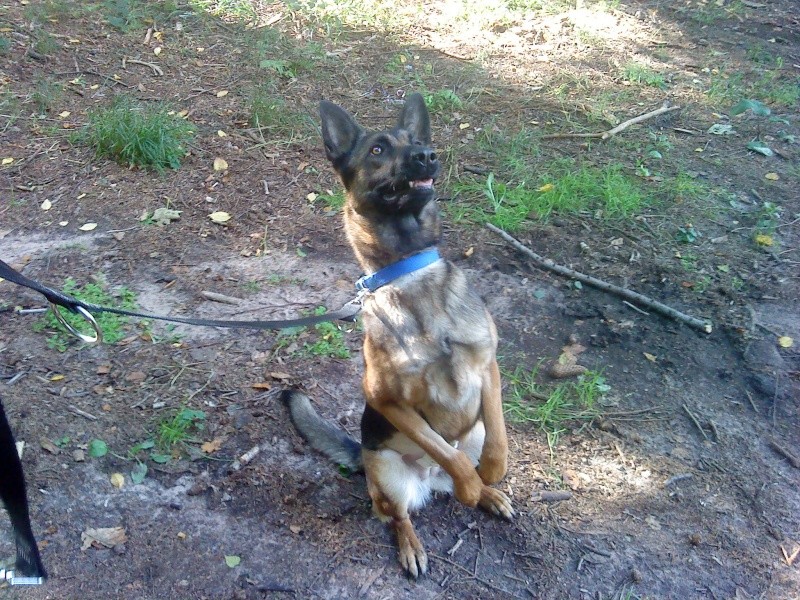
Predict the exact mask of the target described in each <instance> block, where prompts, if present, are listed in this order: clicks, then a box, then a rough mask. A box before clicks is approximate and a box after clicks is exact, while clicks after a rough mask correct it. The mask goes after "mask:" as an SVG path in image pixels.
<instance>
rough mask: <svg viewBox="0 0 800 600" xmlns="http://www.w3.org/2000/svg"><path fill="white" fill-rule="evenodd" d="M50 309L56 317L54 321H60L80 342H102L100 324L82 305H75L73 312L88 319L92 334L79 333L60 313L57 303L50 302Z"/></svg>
mask: <svg viewBox="0 0 800 600" xmlns="http://www.w3.org/2000/svg"><path fill="white" fill-rule="evenodd" d="M50 309H51V310H52V311H53V315H55V317H56V321H58V322H59V323H61V325H62V326H63V327H64V329H66V330H67V331H69V332H70V333H71V334H72V335H74V336H75V337H76V338H78V339H79V340H80V341H82V342H86V343H87V344H93V343H94V342H100V343H102V342H103V330H102V329H100V325H98V323H97V320H96V319H95V318H94V316H93V315H92V313H90V312H89V311H88V310H86V309H85V308H83V307H82V306H76V307H75V312H77V313H78V314H79V315H80V316H82V317H83V318H84V319H85V320H86V321H88V323H89V325H91V326H92V329H94V335H93V336H91V335H86V334H85V333H81V332H80V331H78V330H77V329H75V328H74V327H73V326H72V325H70V324H69V323H67V320H66V319H65V318H64V315H62V314H61V311H60V310H58V305H56V304H55V303H53V302H51V303H50Z"/></svg>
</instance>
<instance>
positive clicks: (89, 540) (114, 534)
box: [81, 527, 128, 550]
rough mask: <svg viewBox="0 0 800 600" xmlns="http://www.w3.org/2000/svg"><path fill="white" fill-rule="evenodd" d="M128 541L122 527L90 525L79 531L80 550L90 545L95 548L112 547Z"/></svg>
mask: <svg viewBox="0 0 800 600" xmlns="http://www.w3.org/2000/svg"><path fill="white" fill-rule="evenodd" d="M127 541H128V536H127V535H125V528H124V527H98V528H96V529H95V528H93V527H90V528H89V529H87V530H86V531H84V532H83V533H81V542H82V545H81V550H87V549H88V548H90V547H91V546H94V547H95V548H100V547H103V546H104V547H106V548H113V547H114V546H116V545H117V544H124V543H125V542H127Z"/></svg>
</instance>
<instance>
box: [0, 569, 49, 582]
mask: <svg viewBox="0 0 800 600" xmlns="http://www.w3.org/2000/svg"><path fill="white" fill-rule="evenodd" d="M0 581H7V582H8V583H10V584H11V585H42V584H43V583H44V577H20V576H19V575H14V571H11V570H7V569H0Z"/></svg>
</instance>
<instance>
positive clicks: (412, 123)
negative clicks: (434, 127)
mask: <svg viewBox="0 0 800 600" xmlns="http://www.w3.org/2000/svg"><path fill="white" fill-rule="evenodd" d="M397 126H398V127H399V128H400V129H405V130H406V131H408V132H410V133H411V134H412V135H413V136H414V137H415V138H416V139H417V140H418V141H420V142H422V143H423V144H424V145H425V146H430V145H431V118H430V117H429V116H428V107H427V106H425V100H424V98H423V97H422V95H421V94H416V93H415V94H411V95H409V96H406V103H405V106H403V112H401V113H400V120H399V121H398V122H397Z"/></svg>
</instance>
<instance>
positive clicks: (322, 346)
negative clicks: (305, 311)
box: [273, 306, 350, 359]
mask: <svg viewBox="0 0 800 600" xmlns="http://www.w3.org/2000/svg"><path fill="white" fill-rule="evenodd" d="M326 312H327V309H326V308H325V307H324V306H320V307H319V308H317V309H315V310H314V312H313V313H312V314H314V315H324V314H325V313H326ZM307 334H308V328H307V327H290V328H288V329H283V330H281V331H280V332H278V338H277V340H276V341H275V346H274V349H273V352H276V353H277V352H279V351H280V350H282V349H284V348H290V352H291V353H292V355H294V356H303V357H306V358H311V357H317V358H342V359H344V358H350V350H348V348H347V346H346V345H345V343H344V332H343V331H342V330H341V329H339V327H338V326H337V325H336V324H335V323H331V322H325V323H318V324H317V325H315V326H314V335H315V337H314V339H313V341H307V342H304V343H303V345H302V346H300V347H297V346H295V347H294V349H291V347H292V345H293V344H295V343H297V342H298V341H299V340H300V339H301V338H303V337H305V336H306V335H307Z"/></svg>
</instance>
